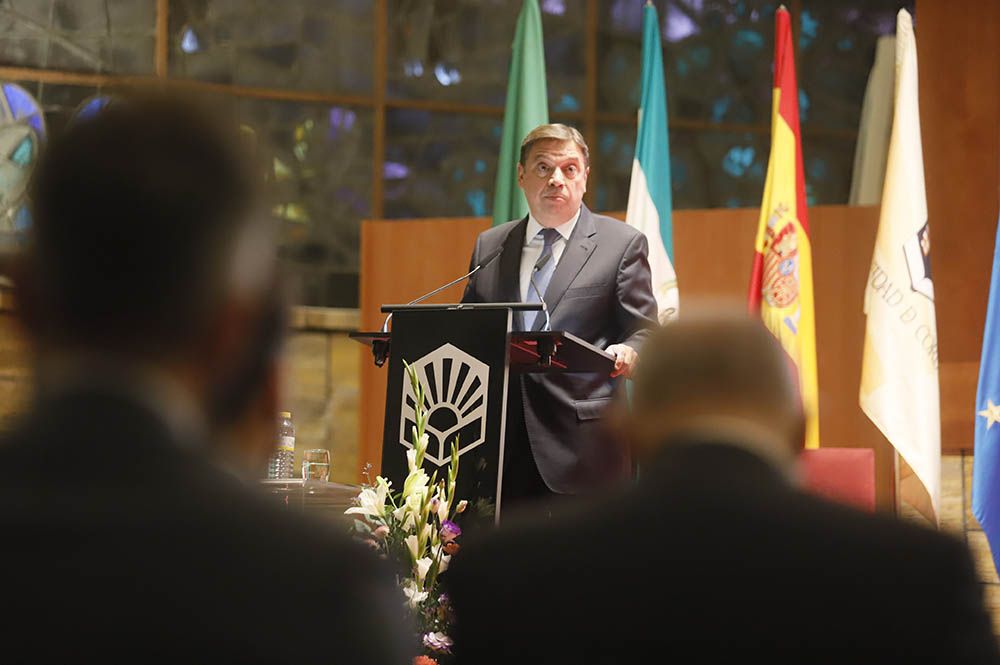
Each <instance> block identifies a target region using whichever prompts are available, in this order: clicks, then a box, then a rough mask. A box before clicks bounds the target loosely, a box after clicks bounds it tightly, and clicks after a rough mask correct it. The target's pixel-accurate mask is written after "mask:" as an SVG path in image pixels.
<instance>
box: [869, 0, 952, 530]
mask: <svg viewBox="0 0 1000 665" xmlns="http://www.w3.org/2000/svg"><path fill="white" fill-rule="evenodd" d="M864 307H865V314H866V315H867V320H866V324H865V347H864V360H863V364H862V370H861V391H860V403H861V408H862V409H863V410H864V412H865V414H866V415H867V416H868V417H869V418H870V419H871V420H872V422H873V423H875V425H876V426H878V428H879V429H880V430H881V431H882V433H883V434H884V435H885V437H886V438H887V439H888V440H889V442H890V443H892V445H893V446H894V447H895V448H896V450H897V451H898V452H899V455H900V456H901V457H902V458H903V460H905V461H906V463H907V464H908V465H909V466H910V468H911V469H913V472H914V473H915V474H916V477H917V478H918V479H919V480H920V483H921V484H922V485H923V489H924V490H926V492H927V495H928V496H929V498H930V503H931V507H932V509H933V515H932V516H931V515H928V517H930V518H931V519H932V520H933V521H935V522H936V521H937V520H938V519H939V517H940V510H939V507H940V495H941V419H940V404H939V397H938V353H937V326H936V322H935V317H934V284H933V282H932V281H931V264H930V235H929V230H928V223H927V199H926V196H925V192H924V160H923V154H922V150H921V144H920V110H919V107H918V104H917V47H916V42H915V41H914V37H913V23H912V21H911V19H910V15H909V14H908V13H907V12H906V11H904V10H900V12H899V15H898V17H897V20H896V95H895V112H894V116H893V122H892V134H891V136H890V139H889V156H888V159H887V163H886V171H885V185H884V187H883V190H882V210H881V214H880V216H879V225H878V235H877V236H876V239H875V251H874V253H873V255H872V264H871V270H870V272H869V274H868V282H867V284H866V288H865V305H864ZM900 494H901V498H902V499H904V500H910V497H908V496H907V494H908V492H907V487H906V486H905V485H901V489H900ZM911 503H912V504H913V505H914V507H917V508H918V509H920V502H918V501H916V502H914V501H911ZM922 512H926V511H922Z"/></svg>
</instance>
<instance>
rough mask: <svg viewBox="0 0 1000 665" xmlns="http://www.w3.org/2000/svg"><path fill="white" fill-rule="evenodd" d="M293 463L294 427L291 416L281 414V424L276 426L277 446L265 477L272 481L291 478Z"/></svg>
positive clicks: (285, 412)
mask: <svg viewBox="0 0 1000 665" xmlns="http://www.w3.org/2000/svg"><path fill="white" fill-rule="evenodd" d="M294 463H295V425H294V424H293V423H292V414H291V413H290V412H288V411H282V412H281V422H280V423H279V424H278V445H277V446H276V447H275V449H274V453H273V454H272V455H271V459H270V461H268V464H267V477H268V478H269V479H272V480H281V479H285V478H292V477H293V475H294V473H293V467H294Z"/></svg>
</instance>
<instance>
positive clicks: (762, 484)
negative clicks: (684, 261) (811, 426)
mask: <svg viewBox="0 0 1000 665" xmlns="http://www.w3.org/2000/svg"><path fill="white" fill-rule="evenodd" d="M789 362H790V361H789V360H788V358H787V356H785V354H784V352H783V351H782V349H781V348H780V346H779V345H778V344H777V342H776V341H775V340H774V339H773V338H772V337H771V335H770V333H769V332H767V330H766V329H765V328H764V327H763V326H762V325H761V324H760V322H759V321H756V320H751V319H749V318H747V317H746V316H745V315H743V314H742V313H739V312H734V311H730V310H715V309H712V310H705V311H701V312H699V311H696V310H694V309H693V308H690V307H689V308H687V310H686V311H685V314H684V316H683V317H682V318H681V320H680V321H678V322H675V323H671V324H669V325H666V326H665V327H663V328H662V329H661V330H658V331H655V332H654V333H653V334H652V335H651V336H650V338H649V339H648V340H647V342H646V344H645V346H644V348H643V357H642V361H641V362H640V363H639V365H638V367H637V370H636V373H635V385H634V393H633V400H632V404H631V409H630V411H629V412H628V413H622V414H620V415H619V417H618V422H619V428H620V431H621V432H622V436H624V437H626V438H627V439H628V441H629V443H630V444H631V445H632V446H633V448H634V450H635V452H636V453H637V455H638V457H639V458H640V459H641V460H642V461H641V463H640V478H639V481H638V482H637V483H636V484H635V486H632V487H628V488H626V489H624V490H622V491H619V492H617V493H609V494H607V495H605V496H604V497H602V498H600V499H597V500H595V501H592V502H588V503H586V504H580V505H577V506H573V507H569V506H567V507H566V510H564V511H563V512H560V513H556V514H554V515H553V516H552V517H551V518H546V519H541V518H539V519H536V520H533V519H525V520H523V521H520V522H514V523H511V524H509V525H508V526H506V527H505V526H501V527H500V528H499V530H498V531H496V532H494V533H492V534H490V535H488V536H486V537H484V538H482V539H481V540H480V541H479V542H478V543H473V542H472V541H471V540H470V541H469V542H467V544H466V546H465V548H463V550H462V551H461V552H460V554H459V555H457V556H456V557H455V558H454V560H453V563H452V567H451V569H450V571H449V583H450V586H451V588H450V594H451V596H452V600H453V603H454V607H455V610H456V612H457V617H458V621H457V624H456V634H455V643H456V654H457V658H458V660H459V662H462V663H498V662H504V661H506V660H509V659H510V658H511V657H513V656H514V655H516V654H519V655H520V657H519V660H523V659H524V656H528V657H529V658H530V659H531V660H534V661H535V662H546V663H577V662H589V663H629V662H644V660H645V659H646V657H647V654H649V653H653V654H656V655H657V658H662V659H663V660H664V661H665V662H666V661H668V660H669V659H670V657H671V656H678V655H684V656H685V657H686V658H688V659H690V658H692V657H693V659H694V660H696V661H705V662H726V661H727V659H729V658H733V657H744V656H747V655H751V654H754V655H756V654H759V655H761V656H764V657H765V659H766V660H765V662H770V663H800V662H808V663H815V662H831V663H832V662H837V663H842V662H852V663H858V662H864V663H869V662H871V663H874V662H878V663H883V662H896V661H897V660H900V656H901V655H902V656H904V657H905V659H906V661H907V662H909V663H913V662H920V663H942V662H947V663H996V662H998V658H1000V656H998V654H997V646H996V642H995V640H994V638H993V635H992V633H991V628H990V622H989V618H988V615H987V614H986V611H985V609H984V606H983V600H982V595H981V589H980V586H979V584H978V583H977V580H976V576H975V572H974V570H973V566H972V562H971V558H970V556H969V553H968V551H967V549H966V547H965V545H964V543H961V542H960V541H958V540H956V539H953V538H951V537H949V536H946V535H943V534H939V533H936V532H934V531H931V530H928V529H924V528H922V527H918V526H914V525H910V524H906V523H903V522H901V521H899V520H897V519H895V518H893V517H890V516H885V515H872V514H867V513H862V512H859V511H855V510H853V509H851V508H848V507H846V506H841V505H836V504H833V503H829V502H827V501H825V500H822V499H820V498H817V497H814V496H812V495H809V494H807V493H805V492H803V491H802V490H800V489H799V488H798V487H797V486H796V482H795V475H796V473H795V471H796V459H797V456H798V454H799V452H800V449H801V447H802V442H803V434H804V418H803V414H802V409H801V401H800V399H799V396H798V392H797V389H796V387H795V384H794V380H793V375H792V371H791V368H790V365H789ZM529 645H530V646H529Z"/></svg>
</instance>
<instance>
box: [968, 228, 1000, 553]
mask: <svg viewBox="0 0 1000 665" xmlns="http://www.w3.org/2000/svg"><path fill="white" fill-rule="evenodd" d="M972 512H973V514H974V515H975V516H976V519H977V520H979V524H980V525H981V526H982V527H983V531H985V532H986V538H987V540H989V542H990V550H991V551H992V552H993V565H994V566H997V569H998V570H1000V224H998V228H997V239H996V246H995V247H994V249H993V275H992V277H991V278H990V300H989V304H988V305H987V307H986V329H985V330H984V331H983V355H982V358H981V359H980V361H979V388H978V390H977V391H976V452H975V458H974V459H973V471H972Z"/></svg>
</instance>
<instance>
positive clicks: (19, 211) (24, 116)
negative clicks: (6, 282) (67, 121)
mask: <svg viewBox="0 0 1000 665" xmlns="http://www.w3.org/2000/svg"><path fill="white" fill-rule="evenodd" d="M45 138H46V126H45V118H44V117H43V115H42V109H41V105H40V104H39V103H38V102H37V101H36V100H35V98H34V97H33V96H32V95H31V94H30V93H29V92H28V91H27V90H25V89H24V88H22V87H21V86H19V85H16V84H14V83H2V84H0V155H2V156H3V158H2V159H0V248H5V247H9V246H13V245H16V244H17V243H18V242H19V241H20V238H21V236H22V235H23V233H24V231H26V230H27V228H28V226H30V224H31V213H30V211H29V210H28V205H27V197H26V188H27V184H28V176H29V175H30V174H31V169H32V167H34V165H35V162H36V160H37V159H38V155H39V153H40V151H41V148H42V143H43V142H44V141H45Z"/></svg>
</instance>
